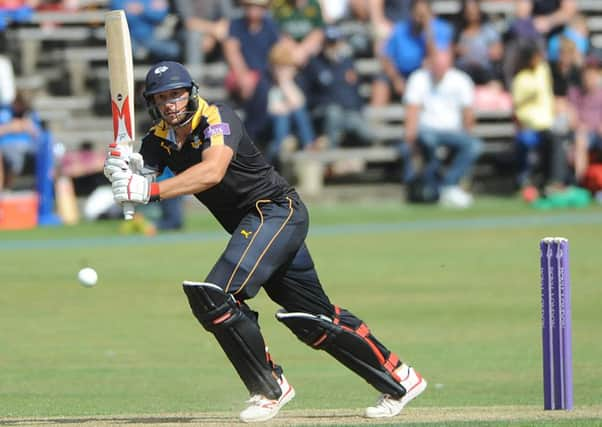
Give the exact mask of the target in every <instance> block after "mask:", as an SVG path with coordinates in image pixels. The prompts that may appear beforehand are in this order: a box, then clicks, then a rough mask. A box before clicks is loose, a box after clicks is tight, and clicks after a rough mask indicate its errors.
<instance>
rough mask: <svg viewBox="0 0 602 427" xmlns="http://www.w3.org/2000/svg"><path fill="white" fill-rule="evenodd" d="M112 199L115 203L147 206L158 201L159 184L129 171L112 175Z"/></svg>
mask: <svg viewBox="0 0 602 427" xmlns="http://www.w3.org/2000/svg"><path fill="white" fill-rule="evenodd" d="M112 177H113V183H112V189H113V198H114V199H115V201H116V202H117V203H124V202H125V203H137V204H147V203H148V202H151V201H157V200H159V184H158V183H156V182H152V181H149V180H148V179H147V178H146V177H144V176H142V175H138V174H137V173H133V172H132V171H130V170H127V171H119V172H116V173H114V174H113V175H112Z"/></svg>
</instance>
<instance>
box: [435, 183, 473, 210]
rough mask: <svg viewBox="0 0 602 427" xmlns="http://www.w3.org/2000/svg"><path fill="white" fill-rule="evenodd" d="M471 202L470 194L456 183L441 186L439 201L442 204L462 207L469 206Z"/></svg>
mask: <svg viewBox="0 0 602 427" xmlns="http://www.w3.org/2000/svg"><path fill="white" fill-rule="evenodd" d="M473 202H474V198H473V197H472V195H471V194H470V193H467V192H466V191H464V190H463V189H462V188H461V187H459V186H457V185H452V186H448V187H441V191H440V195H439V203H440V204H441V205H442V206H446V207H450V208H460V209H464V208H468V207H470V206H471V205H472V204H473Z"/></svg>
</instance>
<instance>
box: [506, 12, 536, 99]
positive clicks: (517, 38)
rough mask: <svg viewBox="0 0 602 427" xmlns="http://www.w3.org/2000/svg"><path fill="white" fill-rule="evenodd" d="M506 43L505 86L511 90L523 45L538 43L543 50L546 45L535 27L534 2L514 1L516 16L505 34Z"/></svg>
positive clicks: (514, 15)
mask: <svg viewBox="0 0 602 427" xmlns="http://www.w3.org/2000/svg"><path fill="white" fill-rule="evenodd" d="M504 41H505V48H504V61H503V73H504V84H505V86H506V87H508V88H509V87H510V85H511V84H512V79H513V78H514V75H515V74H516V73H517V67H518V61H519V55H520V52H519V51H520V46H521V44H531V43H537V44H539V45H540V46H541V48H543V47H544V45H545V40H544V37H543V35H542V33H540V32H539V30H538V29H537V27H536V26H535V17H534V16H533V0H514V14H513V17H512V18H511V20H510V23H509V25H508V29H507V31H506V33H505V34H504Z"/></svg>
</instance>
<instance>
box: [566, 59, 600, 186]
mask: <svg viewBox="0 0 602 427" xmlns="http://www.w3.org/2000/svg"><path fill="white" fill-rule="evenodd" d="M568 101H569V104H570V106H571V107H572V108H573V109H574V114H575V115H574V119H573V126H572V127H573V129H574V130H575V144H574V153H573V155H572V156H571V157H573V162H574V163H573V164H574V169H575V178H576V180H577V182H580V181H581V180H582V178H583V175H584V173H585V171H586V169H587V167H588V164H589V159H588V157H589V154H590V153H594V152H595V153H597V154H598V158H599V155H600V153H602V81H601V78H600V66H599V63H598V61H597V60H595V59H590V60H588V61H587V62H586V64H585V65H584V67H583V71H582V85H581V86H573V87H571V88H570V89H569V94H568Z"/></svg>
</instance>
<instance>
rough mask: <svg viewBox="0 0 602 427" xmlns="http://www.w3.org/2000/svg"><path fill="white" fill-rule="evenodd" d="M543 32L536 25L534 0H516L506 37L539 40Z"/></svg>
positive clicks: (509, 39)
mask: <svg viewBox="0 0 602 427" xmlns="http://www.w3.org/2000/svg"><path fill="white" fill-rule="evenodd" d="M541 38H542V33H540V32H539V30H538V29H537V26H536V25H535V17H534V16H533V0H514V13H513V16H512V17H511V20H510V23H509V25H508V30H507V34H506V39H507V40H508V41H513V40H525V41H527V40H539V39H541Z"/></svg>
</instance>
